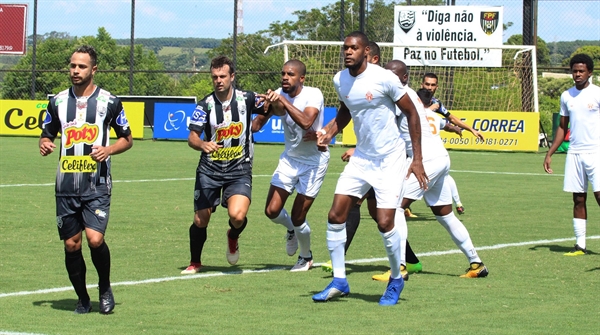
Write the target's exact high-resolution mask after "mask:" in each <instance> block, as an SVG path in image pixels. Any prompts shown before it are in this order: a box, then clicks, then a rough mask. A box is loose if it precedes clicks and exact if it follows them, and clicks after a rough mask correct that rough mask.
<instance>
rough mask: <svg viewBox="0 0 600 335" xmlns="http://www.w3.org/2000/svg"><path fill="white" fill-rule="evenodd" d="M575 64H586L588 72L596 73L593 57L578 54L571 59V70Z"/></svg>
mask: <svg viewBox="0 0 600 335" xmlns="http://www.w3.org/2000/svg"><path fill="white" fill-rule="evenodd" d="M575 64H585V66H587V69H588V71H590V72H592V71H594V61H593V60H592V57H590V56H589V55H586V54H576V55H574V56H573V57H571V61H570V62H569V68H570V69H573V65H575Z"/></svg>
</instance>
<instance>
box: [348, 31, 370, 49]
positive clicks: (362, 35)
mask: <svg viewBox="0 0 600 335" xmlns="http://www.w3.org/2000/svg"><path fill="white" fill-rule="evenodd" d="M348 37H354V38H357V39H359V40H360V42H361V44H362V45H363V46H365V47H366V46H369V38H368V37H367V35H365V33H363V32H362V31H358V30H355V31H353V32H351V33H350V34H348V36H346V38H348Z"/></svg>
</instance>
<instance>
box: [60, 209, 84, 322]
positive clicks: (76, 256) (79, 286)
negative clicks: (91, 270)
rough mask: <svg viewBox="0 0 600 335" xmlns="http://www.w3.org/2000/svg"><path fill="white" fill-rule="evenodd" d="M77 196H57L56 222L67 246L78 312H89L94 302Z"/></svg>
mask: <svg viewBox="0 0 600 335" xmlns="http://www.w3.org/2000/svg"><path fill="white" fill-rule="evenodd" d="M80 208H81V203H80V202H79V200H78V199H77V198H72V197H56V223H57V227H58V234H59V236H60V239H61V240H63V244H64V247H65V267H66V269H67V274H68V275H69V280H70V281H71V285H73V289H74V290H75V294H77V297H78V302H77V308H76V309H75V313H76V314H85V313H89V312H90V311H91V310H92V303H91V302H90V296H89V294H88V292H87V287H86V280H85V279H86V270H87V269H86V265H85V260H84V258H83V253H82V251H81V241H82V238H83V234H82V229H83V224H82V223H83V218H82V217H81V211H80Z"/></svg>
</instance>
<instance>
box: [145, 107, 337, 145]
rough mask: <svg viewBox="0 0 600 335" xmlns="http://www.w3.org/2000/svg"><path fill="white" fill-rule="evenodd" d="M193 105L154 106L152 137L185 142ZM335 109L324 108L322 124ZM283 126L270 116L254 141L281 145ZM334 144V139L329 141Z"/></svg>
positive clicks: (331, 115)
mask: <svg viewBox="0 0 600 335" xmlns="http://www.w3.org/2000/svg"><path fill="white" fill-rule="evenodd" d="M195 108H196V104H194V103H165V102H157V103H155V104H154V135H153V136H152V137H153V138H156V139H169V140H187V138H188V135H189V133H190V131H189V129H188V126H189V124H190V118H191V117H192V114H193V113H194V109H195ZM336 112H337V109H336V108H335V107H325V115H324V118H323V124H327V122H329V121H330V120H331V119H333V118H334V117H335V114H336ZM283 136H284V135H283V125H282V121H281V118H280V117H279V116H272V117H271V118H270V119H269V121H268V122H267V123H266V124H265V126H264V127H263V128H262V129H261V130H260V131H258V132H256V133H254V140H255V141H256V142H262V143H283V142H284V138H283ZM331 143H332V144H334V143H335V138H334V139H333V140H332V141H331Z"/></svg>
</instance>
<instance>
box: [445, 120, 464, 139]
mask: <svg viewBox="0 0 600 335" xmlns="http://www.w3.org/2000/svg"><path fill="white" fill-rule="evenodd" d="M443 129H444V130H445V131H447V132H449V133H455V134H458V136H460V137H462V128H461V127H459V126H456V125H453V124H452V123H450V122H446V124H445V125H444V128H443Z"/></svg>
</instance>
